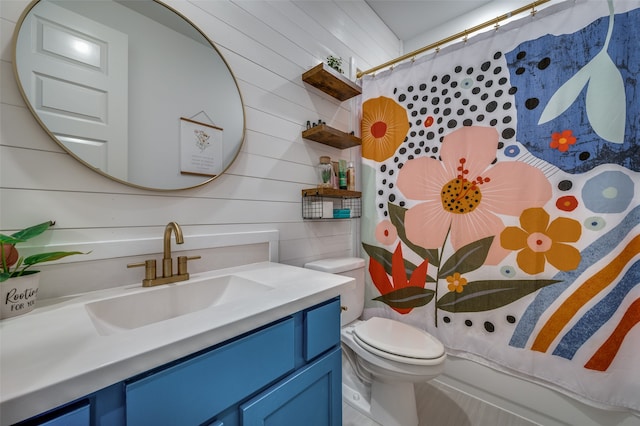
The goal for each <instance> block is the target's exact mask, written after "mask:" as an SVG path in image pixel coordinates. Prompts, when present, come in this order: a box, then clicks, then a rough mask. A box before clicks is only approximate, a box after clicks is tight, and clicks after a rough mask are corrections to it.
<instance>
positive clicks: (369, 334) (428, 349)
mask: <svg viewBox="0 0 640 426" xmlns="http://www.w3.org/2000/svg"><path fill="white" fill-rule="evenodd" d="M353 337H354V340H355V341H356V343H357V344H358V345H360V346H361V347H362V348H364V349H365V350H367V351H369V352H371V353H373V354H375V355H377V356H379V357H381V358H385V359H388V360H391V361H396V362H401V363H406V364H411V365H432V364H433V363H434V360H440V359H441V358H442V357H443V355H444V354H445V351H444V346H443V345H442V343H441V342H440V341H439V340H437V339H436V338H434V337H433V336H432V335H431V334H429V333H427V332H426V331H424V330H421V329H419V328H416V327H413V326H411V325H409V324H405V323H402V322H399V321H395V320H392V319H388V318H380V317H373V318H370V319H368V320H366V321H362V322H360V323H359V324H358V325H356V326H355V327H354V329H353Z"/></svg>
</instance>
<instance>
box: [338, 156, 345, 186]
mask: <svg viewBox="0 0 640 426" xmlns="http://www.w3.org/2000/svg"><path fill="white" fill-rule="evenodd" d="M338 187H339V188H340V189H347V162H346V160H340V161H339V164H338Z"/></svg>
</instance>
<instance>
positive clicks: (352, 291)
mask: <svg viewBox="0 0 640 426" xmlns="http://www.w3.org/2000/svg"><path fill="white" fill-rule="evenodd" d="M364 265H365V262H364V259H360V258H359V257H342V258H339V257H335V258H329V259H322V260H316V261H314V262H309V263H306V264H305V265H304V267H305V268H307V269H314V270H316V271H322V272H328V273H330V274H338V275H345V276H347V277H351V278H354V279H355V284H354V285H350V286H347V287H346V288H345V289H344V290H343V291H342V292H340V305H341V306H342V308H343V309H342V314H341V316H340V325H341V326H343V325H346V324H349V323H350V322H352V321H355V320H356V319H358V318H359V317H360V315H362V310H363V309H364Z"/></svg>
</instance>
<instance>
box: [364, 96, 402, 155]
mask: <svg viewBox="0 0 640 426" xmlns="http://www.w3.org/2000/svg"><path fill="white" fill-rule="evenodd" d="M408 131H409V119H408V118H407V111H406V110H405V109H404V108H403V107H402V106H400V105H399V104H398V103H396V102H395V101H394V100H393V99H390V98H387V97H384V96H380V97H378V98H373V99H369V100H367V101H365V102H364V103H363V104H362V156H363V157H364V158H368V159H370V160H374V161H378V162H380V161H384V160H386V159H387V158H389V157H391V156H392V155H393V153H394V152H396V149H398V147H399V146H400V144H402V142H404V139H405V137H406V136H407V132H408Z"/></svg>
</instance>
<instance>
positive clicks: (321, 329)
mask: <svg viewBox="0 0 640 426" xmlns="http://www.w3.org/2000/svg"><path fill="white" fill-rule="evenodd" d="M304 327H305V346H304V358H305V360H306V361H310V360H312V359H313V358H315V357H316V356H318V355H320V354H321V353H322V352H324V351H326V350H327V349H330V348H332V347H334V346H335V345H337V344H339V343H340V301H339V300H334V301H333V302H330V303H327V304H326V305H322V306H320V307H317V308H313V309H310V310H309V311H307V312H305V315H304Z"/></svg>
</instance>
